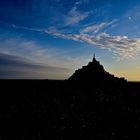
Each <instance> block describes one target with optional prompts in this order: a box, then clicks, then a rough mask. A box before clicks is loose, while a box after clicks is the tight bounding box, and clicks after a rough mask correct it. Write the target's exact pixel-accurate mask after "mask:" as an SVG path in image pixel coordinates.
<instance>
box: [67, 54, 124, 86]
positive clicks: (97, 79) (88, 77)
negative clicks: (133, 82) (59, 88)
mask: <svg viewBox="0 0 140 140" xmlns="http://www.w3.org/2000/svg"><path fill="white" fill-rule="evenodd" d="M68 81H70V82H71V83H73V84H76V85H77V86H78V85H80V86H81V85H84V86H85V87H87V86H88V87H89V86H90V87H91V85H92V87H95V86H98V87H103V86H112V87H113V86H114V87H116V86H118V85H122V83H126V80H125V79H124V78H118V77H115V76H114V75H112V74H110V73H108V72H107V71H105V69H104V67H103V66H102V65H101V64H100V62H99V61H97V60H96V58H95V54H94V56H93V59H92V62H89V63H88V65H87V66H83V67H82V68H81V69H78V70H76V71H75V73H74V74H73V75H72V76H71V77H70V78H69V79H68Z"/></svg>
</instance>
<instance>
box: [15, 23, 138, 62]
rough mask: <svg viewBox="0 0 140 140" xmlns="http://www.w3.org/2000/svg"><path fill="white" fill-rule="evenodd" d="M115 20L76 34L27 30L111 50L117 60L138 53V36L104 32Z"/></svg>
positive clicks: (92, 26) (84, 29) (88, 27)
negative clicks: (114, 34) (130, 36)
mask: <svg viewBox="0 0 140 140" xmlns="http://www.w3.org/2000/svg"><path fill="white" fill-rule="evenodd" d="M116 21H117V20H113V21H111V22H103V23H100V24H95V25H90V26H86V27H84V28H81V29H80V30H79V33H77V34H66V33H62V32H59V31H58V30H54V29H53V30H41V29H30V28H29V30H34V31H39V32H44V33H47V34H49V35H52V36H55V37H58V38H64V39H70V40H74V41H80V42H85V43H88V44H90V45H92V46H94V47H98V48H100V49H105V50H108V51H110V52H112V53H113V55H114V56H115V58H117V59H119V60H120V59H123V58H127V59H128V58H134V57H135V56H136V55H138V54H139V53H140V38H133V39H130V38H128V36H123V35H118V36H113V35H110V34H108V33H106V32H105V31H106V28H109V27H110V26H111V27H112V26H113V25H114V24H115V23H116ZM14 28H15V27H14ZM19 28H21V27H19ZM24 29H26V30H28V28H26V27H24Z"/></svg>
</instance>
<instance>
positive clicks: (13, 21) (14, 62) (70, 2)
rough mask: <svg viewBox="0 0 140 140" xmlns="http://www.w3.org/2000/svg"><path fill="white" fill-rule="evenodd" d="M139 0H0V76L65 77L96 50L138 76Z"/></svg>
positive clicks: (114, 69) (110, 65)
mask: <svg viewBox="0 0 140 140" xmlns="http://www.w3.org/2000/svg"><path fill="white" fill-rule="evenodd" d="M139 52H140V1H139V0H3V1H2V0H0V79H1V78H2V79H3V78H4V79H5V78H6V79H7V78H8V79H9V78H10V79H26V78H27V79H34V78H37V79H66V78H68V77H69V76H70V75H71V74H72V73H73V72H74V71H75V70H76V69H77V68H80V67H82V66H83V65H87V63H88V62H89V61H91V60H92V57H93V54H94V53H95V54H96V58H97V60H99V61H100V63H101V64H102V65H104V67H105V69H106V70H107V71H108V72H110V73H111V74H115V76H118V77H125V78H126V79H127V80H131V81H140V54H139Z"/></svg>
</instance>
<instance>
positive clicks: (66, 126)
mask: <svg viewBox="0 0 140 140" xmlns="http://www.w3.org/2000/svg"><path fill="white" fill-rule="evenodd" d="M5 87H6V88H5ZM0 123H1V125H0V128H1V131H0V139H1V138H2V139H7V140H8V139H14V140H26V139H31V140H45V139H47V140H52V139H55V140H72V139H84V140H93V139H94V140H104V139H108V140H127V139H136V137H140V133H139V128H140V88H139V83H131V82H127V81H126V80H125V79H124V78H117V77H115V76H114V75H112V74H109V73H108V72H106V71H105V69H104V67H103V66H102V65H101V64H100V62H98V61H97V60H96V58H95V55H94V57H93V60H92V61H91V62H89V63H88V65H87V66H83V67H82V68H81V69H78V70H76V71H75V72H74V73H73V74H72V75H71V76H70V77H69V79H67V80H62V81H59V80H58V81H57V80H34V81H33V80H14V81H8V80H7V81H1V94H0ZM2 124H4V125H2Z"/></svg>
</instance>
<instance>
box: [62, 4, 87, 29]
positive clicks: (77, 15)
mask: <svg viewBox="0 0 140 140" xmlns="http://www.w3.org/2000/svg"><path fill="white" fill-rule="evenodd" d="M88 15H89V12H82V11H79V10H78V9H77V6H74V7H72V9H71V10H70V11H69V12H68V15H67V16H66V17H65V19H64V22H65V26H72V25H75V24H77V23H79V22H80V21H82V20H84V19H85V18H87V17H88Z"/></svg>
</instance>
